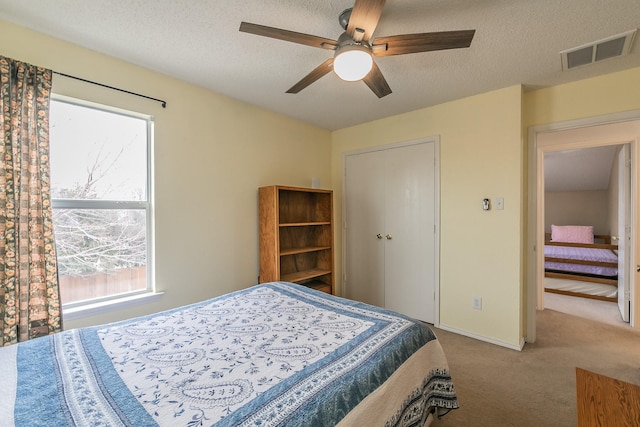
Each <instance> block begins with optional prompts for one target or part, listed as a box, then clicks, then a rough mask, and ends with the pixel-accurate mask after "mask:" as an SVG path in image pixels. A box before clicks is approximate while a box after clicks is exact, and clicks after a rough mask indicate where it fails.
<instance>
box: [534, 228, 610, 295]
mask: <svg viewBox="0 0 640 427" xmlns="http://www.w3.org/2000/svg"><path fill="white" fill-rule="evenodd" d="M546 238H547V242H546V243H545V247H544V256H545V264H544V268H545V277H551V278H557V279H569V280H576V281H580V282H585V283H589V284H590V283H595V284H600V285H605V287H604V291H602V286H600V287H598V286H596V287H593V286H584V287H583V288H584V289H580V288H576V287H575V286H570V287H565V289H564V290H563V289H556V288H550V287H547V286H545V290H546V291H547V292H555V293H563V294H568V295H576V296H587V297H589V298H596V299H602V300H607V301H615V300H617V298H616V297H615V289H611V288H608V287H610V286H613V287H615V288H617V286H618V253H617V252H618V246H617V245H612V244H611V237H610V236H605V235H594V233H593V227H592V226H582V225H562V226H561V225H551V233H547V235H546ZM568 288H571V290H567V289H568ZM591 288H593V289H595V290H593V291H591V290H590V289H591Z"/></svg>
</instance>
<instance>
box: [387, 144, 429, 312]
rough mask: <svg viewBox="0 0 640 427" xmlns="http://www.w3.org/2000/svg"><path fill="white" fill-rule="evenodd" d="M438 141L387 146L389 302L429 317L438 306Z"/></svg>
mask: <svg viewBox="0 0 640 427" xmlns="http://www.w3.org/2000/svg"><path fill="white" fill-rule="evenodd" d="M434 145H435V144H433V143H431V144H427V143H424V144H415V145H408V146H405V147H402V148H394V149H390V150H387V151H385V154H386V156H385V160H386V164H385V187H386V191H385V251H384V255H385V263H384V265H385V271H384V275H385V279H384V283H385V307H387V308H390V309H391V310H395V311H398V312H400V313H403V314H406V315H408V316H411V317H415V318H417V319H420V320H423V321H425V322H429V323H433V322H434V308H435V303H434V296H435V271H436V265H435V259H436V253H435V251H436V247H435V176H434V162H435V148H434ZM387 236H388V238H387Z"/></svg>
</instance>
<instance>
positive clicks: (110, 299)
mask: <svg viewBox="0 0 640 427" xmlns="http://www.w3.org/2000/svg"><path fill="white" fill-rule="evenodd" d="M51 101H52V102H64V103H67V104H71V105H74V106H78V107H83V108H91V109H94V110H97V111H100V112H106V113H110V114H119V115H122V116H125V117H131V118H135V119H141V120H144V121H145V122H146V136H147V138H146V139H147V140H146V168H147V173H146V175H147V176H146V188H145V192H146V200H144V201H139V200H108V199H101V200H94V199H90V200H76V199H55V198H53V197H52V198H51V209H52V210H53V209H96V210H99V209H105V210H108V209H113V210H115V209H144V210H145V220H146V230H145V233H146V236H145V237H146V258H147V263H146V288H145V289H139V290H136V291H130V292H124V293H118V294H112V295H108V296H103V297H98V298H93V299H87V300H82V301H74V302H70V303H64V304H62V310H63V313H64V315H65V319H67V318H68V317H69V316H67V313H69V314H71V313H75V315H72V317H73V318H75V317H79V316H78V313H80V312H81V311H82V310H83V309H89V310H90V311H96V312H101V311H104V307H105V306H108V305H111V304H116V303H124V304H125V305H127V306H128V305H131V304H132V302H134V303H135V301H138V300H142V301H143V300H144V299H145V298H144V297H145V296H149V295H150V294H156V292H155V283H154V282H155V280H154V279H155V274H154V271H155V269H154V253H155V252H154V241H155V239H154V230H155V224H154V214H153V205H154V204H153V199H154V197H153V189H154V186H153V176H154V174H153V146H154V143H153V142H154V133H153V130H154V117H153V116H152V115H150V114H143V113H139V112H135V111H130V110H125V109H121V108H117V107H113V106H109V105H105V104H99V103H95V102H91V101H86V100H82V99H78V98H72V97H68V96H64V95H59V94H52V95H51ZM49 146H50V148H49V150H50V151H51V141H50V142H49ZM54 241H55V224H54ZM89 314H92V313H89Z"/></svg>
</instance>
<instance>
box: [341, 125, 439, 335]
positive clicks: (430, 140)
mask: <svg viewBox="0 0 640 427" xmlns="http://www.w3.org/2000/svg"><path fill="white" fill-rule="evenodd" d="M418 144H434V158H435V164H434V166H433V167H434V171H433V173H434V187H435V188H434V217H433V218H434V224H435V230H434V246H435V248H434V266H435V271H434V306H433V307H434V308H433V325H434V326H436V327H438V325H439V324H440V135H434V136H429V137H424V138H419V139H413V140H409V141H403V142H395V143H390V144H384V145H378V146H375V147H366V148H362V149H358V150H354V151H348V152H345V153H342V212H343V216H342V224H341V233H342V286H341V291H342V295H343V296H344V295H346V288H347V287H348V281H347V280H345V279H346V272H345V270H346V265H347V264H346V254H347V251H346V247H347V240H346V239H347V233H346V232H345V228H346V221H347V219H346V216H345V215H344V211H345V209H344V207H345V206H346V203H347V200H346V196H347V192H346V181H347V180H346V179H345V177H346V174H347V161H346V159H347V157H348V156H353V155H358V154H363V153H372V152H375V151H384V150H389V149H393V148H401V147H407V146H410V145H418Z"/></svg>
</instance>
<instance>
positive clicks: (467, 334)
mask: <svg viewBox="0 0 640 427" xmlns="http://www.w3.org/2000/svg"><path fill="white" fill-rule="evenodd" d="M438 328H440V329H444V330H445V331H449V332H453V333H454V334H458V335H464V336H465V337H469V338H473V339H476V340H479V341H484V342H488V343H490V344H495V345H499V346H500V347H506V348H510V349H511V350H516V351H522V349H523V348H524V337H521V338H520V343H519V345H513V344H510V343H507V342H504V341H500V340H496V339H493V338H489V337H485V336H483V335H477V334H473V333H471V332H467V331H463V330H461V329H456V328H452V327H451V326H447V325H444V324H442V323H440V325H439V326H438Z"/></svg>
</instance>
